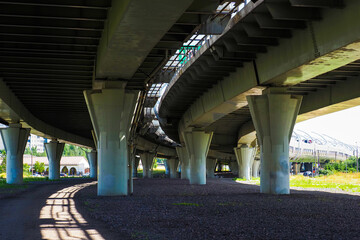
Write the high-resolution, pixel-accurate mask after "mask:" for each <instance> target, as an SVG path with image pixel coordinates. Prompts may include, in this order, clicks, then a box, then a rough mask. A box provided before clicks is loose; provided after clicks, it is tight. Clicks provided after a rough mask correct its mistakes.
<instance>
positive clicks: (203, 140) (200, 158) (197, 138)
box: [183, 130, 213, 184]
mask: <svg viewBox="0 0 360 240" xmlns="http://www.w3.org/2000/svg"><path fill="white" fill-rule="evenodd" d="M183 134H184V140H185V145H186V148H187V151H188V154H189V156H190V178H189V180H190V184H206V157H207V154H208V152H209V147H210V143H211V139H212V135H213V134H212V133H205V132H204V131H200V130H193V131H191V132H184V133H183Z"/></svg>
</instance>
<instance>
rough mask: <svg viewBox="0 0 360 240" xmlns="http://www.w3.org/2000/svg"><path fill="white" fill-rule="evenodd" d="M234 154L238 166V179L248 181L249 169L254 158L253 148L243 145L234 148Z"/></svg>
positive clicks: (249, 176)
mask: <svg viewBox="0 0 360 240" xmlns="http://www.w3.org/2000/svg"><path fill="white" fill-rule="evenodd" d="M234 152H235V155H236V160H237V163H238V165H239V177H240V178H244V179H246V180H250V179H251V167H252V164H253V161H254V158H255V148H252V147H249V146H248V145H246V144H243V145H241V146H240V147H238V148H234Z"/></svg>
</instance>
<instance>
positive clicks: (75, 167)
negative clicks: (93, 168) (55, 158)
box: [24, 155, 90, 175]
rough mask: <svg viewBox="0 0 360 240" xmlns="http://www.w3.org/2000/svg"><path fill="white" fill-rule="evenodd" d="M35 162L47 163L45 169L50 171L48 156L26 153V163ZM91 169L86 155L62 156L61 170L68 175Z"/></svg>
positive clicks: (32, 163) (31, 164) (82, 172)
mask: <svg viewBox="0 0 360 240" xmlns="http://www.w3.org/2000/svg"><path fill="white" fill-rule="evenodd" d="M35 162H40V163H44V164H45V171H46V172H49V160H48V158H47V157H35V156H31V155H24V164H25V163H26V164H28V165H29V166H30V168H31V166H34V164H35ZM89 170H90V166H89V162H88V160H87V159H86V158H85V157H82V156H77V157H62V158H61V160H60V172H62V173H66V174H68V175H79V174H85V173H88V172H89Z"/></svg>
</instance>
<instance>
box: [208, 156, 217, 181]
mask: <svg viewBox="0 0 360 240" xmlns="http://www.w3.org/2000/svg"><path fill="white" fill-rule="evenodd" d="M215 165H216V159H215V158H206V177H208V178H214V177H215V174H214V171H215Z"/></svg>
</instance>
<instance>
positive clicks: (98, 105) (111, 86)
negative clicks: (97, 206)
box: [84, 82, 139, 196]
mask: <svg viewBox="0 0 360 240" xmlns="http://www.w3.org/2000/svg"><path fill="white" fill-rule="evenodd" d="M99 87H101V88H102V89H99V90H89V91H84V96H85V100H86V104H87V107H88V109H89V113H90V117H91V121H92V124H93V127H94V131H95V134H96V138H97V140H98V144H97V147H98V195H99V196H116V195H127V194H128V179H129V176H128V175H129V170H128V161H129V158H128V136H129V132H130V127H131V121H132V119H133V115H134V110H135V107H136V103H137V99H138V95H139V92H138V91H127V90H125V83H123V82H104V83H103V85H102V86H99Z"/></svg>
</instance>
